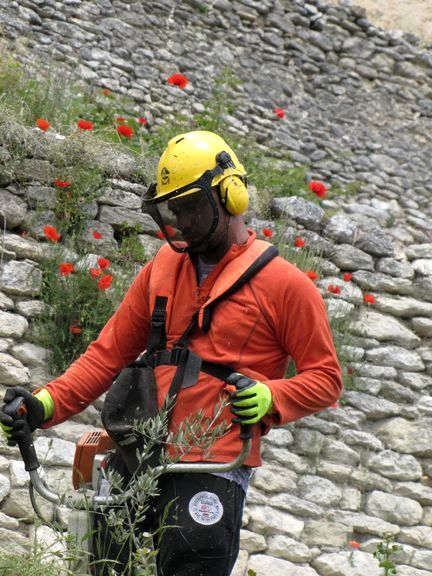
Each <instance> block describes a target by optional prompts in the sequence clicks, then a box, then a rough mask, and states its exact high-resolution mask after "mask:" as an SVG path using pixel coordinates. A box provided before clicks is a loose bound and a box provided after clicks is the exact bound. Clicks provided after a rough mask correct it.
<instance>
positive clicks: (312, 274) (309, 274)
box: [305, 270, 319, 280]
mask: <svg viewBox="0 0 432 576" xmlns="http://www.w3.org/2000/svg"><path fill="white" fill-rule="evenodd" d="M305 274H306V276H307V277H308V278H310V279H311V280H318V278H319V276H318V274H317V273H316V272H314V271H313V270H308V271H307V272H305Z"/></svg>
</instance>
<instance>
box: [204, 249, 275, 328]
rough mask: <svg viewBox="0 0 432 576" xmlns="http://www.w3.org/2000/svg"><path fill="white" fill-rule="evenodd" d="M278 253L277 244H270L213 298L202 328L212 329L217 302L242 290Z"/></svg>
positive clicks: (205, 312)
mask: <svg viewBox="0 0 432 576" xmlns="http://www.w3.org/2000/svg"><path fill="white" fill-rule="evenodd" d="M278 254H279V251H278V249H277V248H276V246H273V245H271V246H269V247H268V248H267V249H266V250H265V251H264V252H262V253H261V254H260V255H259V256H258V258H256V260H254V261H253V262H252V264H251V265H250V266H249V268H247V269H246V270H245V271H244V272H243V274H242V275H241V276H239V277H238V278H237V280H236V281H235V282H234V284H232V285H231V286H230V288H228V290H225V292H222V294H219V296H218V297H217V298H215V299H214V300H212V302H210V303H209V304H208V306H206V307H205V309H204V312H203V317H202V329H203V330H204V332H208V330H209V329H210V324H211V314H212V310H213V307H214V306H215V305H216V304H219V302H221V301H222V300H224V299H225V298H228V297H229V296H231V295H232V294H234V292H237V290H240V288H241V287H242V286H244V285H245V284H246V283H247V282H249V280H250V279H251V278H253V277H254V276H255V274H257V273H258V272H259V271H260V270H262V269H263V268H264V266H266V265H267V264H268V263H269V262H271V260H273V258H276V256H278Z"/></svg>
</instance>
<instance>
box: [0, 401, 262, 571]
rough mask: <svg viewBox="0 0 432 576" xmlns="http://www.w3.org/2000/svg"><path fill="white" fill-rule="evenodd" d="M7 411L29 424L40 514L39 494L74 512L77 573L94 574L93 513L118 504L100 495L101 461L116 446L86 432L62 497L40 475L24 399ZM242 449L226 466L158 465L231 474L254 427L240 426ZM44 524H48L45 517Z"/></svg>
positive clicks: (25, 454)
mask: <svg viewBox="0 0 432 576" xmlns="http://www.w3.org/2000/svg"><path fill="white" fill-rule="evenodd" d="M5 412H6V413H7V414H8V415H10V416H11V417H13V418H14V419H18V418H19V419H22V420H24V421H25V426H24V428H23V432H24V433H23V435H22V439H21V440H20V441H19V442H18V447H19V450H20V453H21V457H22V459H23V462H24V465H25V469H26V471H27V472H28V473H29V475H30V486H29V493H30V500H31V502H32V506H33V508H34V510H35V512H36V514H37V515H38V516H39V517H41V518H42V515H41V514H40V511H39V508H38V505H37V502H36V499H35V491H36V492H37V493H38V494H39V495H40V496H42V498H44V499H45V500H47V501H48V502H51V503H53V504H56V505H63V506H66V507H68V508H69V509H70V513H69V516H68V528H67V531H68V534H69V536H72V540H73V541H74V544H75V545H76V546H77V547H78V554H77V558H78V559H76V558H75V554H74V561H73V566H72V567H71V568H73V573H74V574H87V575H88V574H91V567H90V566H91V559H92V538H91V537H90V536H89V535H90V534H91V532H92V529H93V518H92V513H93V512H94V511H96V510H98V509H101V508H103V507H105V506H109V505H111V504H115V503H116V501H117V500H116V497H115V496H112V495H109V494H108V495H106V496H102V495H99V494H98V493H97V486H98V479H99V476H100V469H101V468H100V467H101V462H102V460H103V459H104V457H105V455H106V453H107V451H109V450H110V449H111V448H112V447H113V443H112V440H111V438H110V437H109V435H108V434H107V433H106V432H105V431H93V432H87V433H85V434H84V435H83V436H82V437H81V439H80V440H79V442H78V443H77V446H76V451H75V458H74V464H73V472H72V484H73V488H74V490H73V491H71V492H68V493H66V494H64V495H62V496H60V495H58V494H56V493H55V492H53V491H52V490H51V489H50V488H49V486H47V484H46V483H45V481H44V480H43V479H42V478H41V476H40V475H39V471H38V469H39V467H40V464H39V461H38V457H37V454H36V450H35V446H34V444H33V439H32V434H31V432H30V428H29V426H28V424H27V422H26V407H25V401H24V398H22V397H17V398H15V399H14V400H13V402H11V403H9V404H8V405H7V406H6V407H5ZM240 438H241V439H242V448H241V451H240V453H239V455H238V456H237V458H235V459H234V460H232V461H231V462H228V463H223V464H212V463H207V462H204V463H184V462H177V463H172V464H167V465H165V466H158V467H157V468H156V471H158V472H160V473H167V472H169V473H184V472H187V473H189V474H193V473H213V472H229V471H232V470H235V469H237V468H239V467H240V466H241V465H242V464H243V463H244V461H245V460H246V458H247V456H248V454H249V452H250V448H251V442H252V440H251V439H252V429H251V426H250V425H242V426H241V427H240ZM42 520H43V521H45V520H44V519H43V518H42Z"/></svg>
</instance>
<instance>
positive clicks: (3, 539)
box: [0, 528, 30, 556]
mask: <svg viewBox="0 0 432 576" xmlns="http://www.w3.org/2000/svg"><path fill="white" fill-rule="evenodd" d="M0 548H1V549H2V550H7V551H8V553H9V554H16V555H17V556H19V555H23V554H28V552H29V548H30V546H29V540H28V539H27V538H26V537H25V536H23V535H22V534H21V533H20V532H18V531H17V530H9V529H8V528H0Z"/></svg>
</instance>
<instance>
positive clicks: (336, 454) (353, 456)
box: [322, 440, 360, 466]
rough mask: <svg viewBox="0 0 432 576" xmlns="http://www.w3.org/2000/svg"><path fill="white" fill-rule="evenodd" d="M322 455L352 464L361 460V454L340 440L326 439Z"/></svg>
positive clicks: (328, 458) (335, 460) (342, 462)
mask: <svg viewBox="0 0 432 576" xmlns="http://www.w3.org/2000/svg"><path fill="white" fill-rule="evenodd" d="M322 455H323V457H324V458H326V459H327V460H330V461H333V462H340V463H341V464H348V465H350V466H355V465H356V464H358V463H359V462H360V456H359V454H358V453H357V452H356V451H355V450H352V449H351V448H349V447H348V446H346V445H345V444H344V443H343V442H340V441H339V440H328V441H326V442H325V445H324V449H323V451H322Z"/></svg>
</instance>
